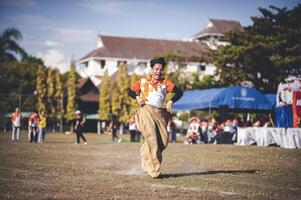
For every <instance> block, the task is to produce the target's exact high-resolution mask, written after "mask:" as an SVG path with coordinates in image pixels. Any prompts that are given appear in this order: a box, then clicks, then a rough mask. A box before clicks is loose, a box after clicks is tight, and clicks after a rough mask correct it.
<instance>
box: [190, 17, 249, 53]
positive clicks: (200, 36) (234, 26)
mask: <svg viewBox="0 0 301 200" xmlns="http://www.w3.org/2000/svg"><path fill="white" fill-rule="evenodd" d="M243 30H244V29H243V27H242V26H241V24H240V22H239V21H235V20H222V19H209V21H208V24H207V26H206V27H205V28H204V29H203V30H202V31H201V32H199V33H197V34H196V35H194V36H193V37H192V40H193V41H196V42H201V43H203V44H206V45H208V47H209V48H210V49H212V50H217V49H218V47H219V46H226V45H228V44H229V43H227V42H224V41H222V39H223V37H224V35H225V33H228V32H231V31H243Z"/></svg>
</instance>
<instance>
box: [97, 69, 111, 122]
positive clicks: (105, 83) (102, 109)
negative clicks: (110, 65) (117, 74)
mask: <svg viewBox="0 0 301 200" xmlns="http://www.w3.org/2000/svg"><path fill="white" fill-rule="evenodd" d="M110 108H111V102H110V78H109V74H108V71H107V70H106V71H105V73H104V76H103V78H102V81H101V85H100V87H99V108H98V118H99V120H109V118H110Z"/></svg>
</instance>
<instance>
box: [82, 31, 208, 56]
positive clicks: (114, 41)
mask: <svg viewBox="0 0 301 200" xmlns="http://www.w3.org/2000/svg"><path fill="white" fill-rule="evenodd" d="M99 37H101V40H102V42H103V45H104V46H103V47H100V48H97V49H95V50H93V51H91V52H90V53H89V54H87V55H86V56H84V57H83V58H82V59H81V60H85V59H87V58H91V57H113V58H128V59H135V58H136V59H146V60H150V59H152V58H154V57H155V56H158V55H160V54H162V53H165V52H168V51H172V50H180V51H181V52H182V53H183V57H184V59H185V60H187V61H193V60H204V61H206V59H208V58H209V50H208V47H207V46H206V45H203V44H200V43H196V42H183V41H176V40H162V39H145V38H131V37H118V36H108V35H100V36H99Z"/></svg>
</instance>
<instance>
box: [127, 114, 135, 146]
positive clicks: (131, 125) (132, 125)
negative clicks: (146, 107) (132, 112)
mask: <svg viewBox="0 0 301 200" xmlns="http://www.w3.org/2000/svg"><path fill="white" fill-rule="evenodd" d="M129 131H130V135H131V142H137V130H136V124H135V118H134V116H131V118H130V120H129Z"/></svg>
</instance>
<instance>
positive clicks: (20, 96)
mask: <svg viewBox="0 0 301 200" xmlns="http://www.w3.org/2000/svg"><path fill="white" fill-rule="evenodd" d="M21 101H22V95H21V94H19V109H20V111H21Z"/></svg>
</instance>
